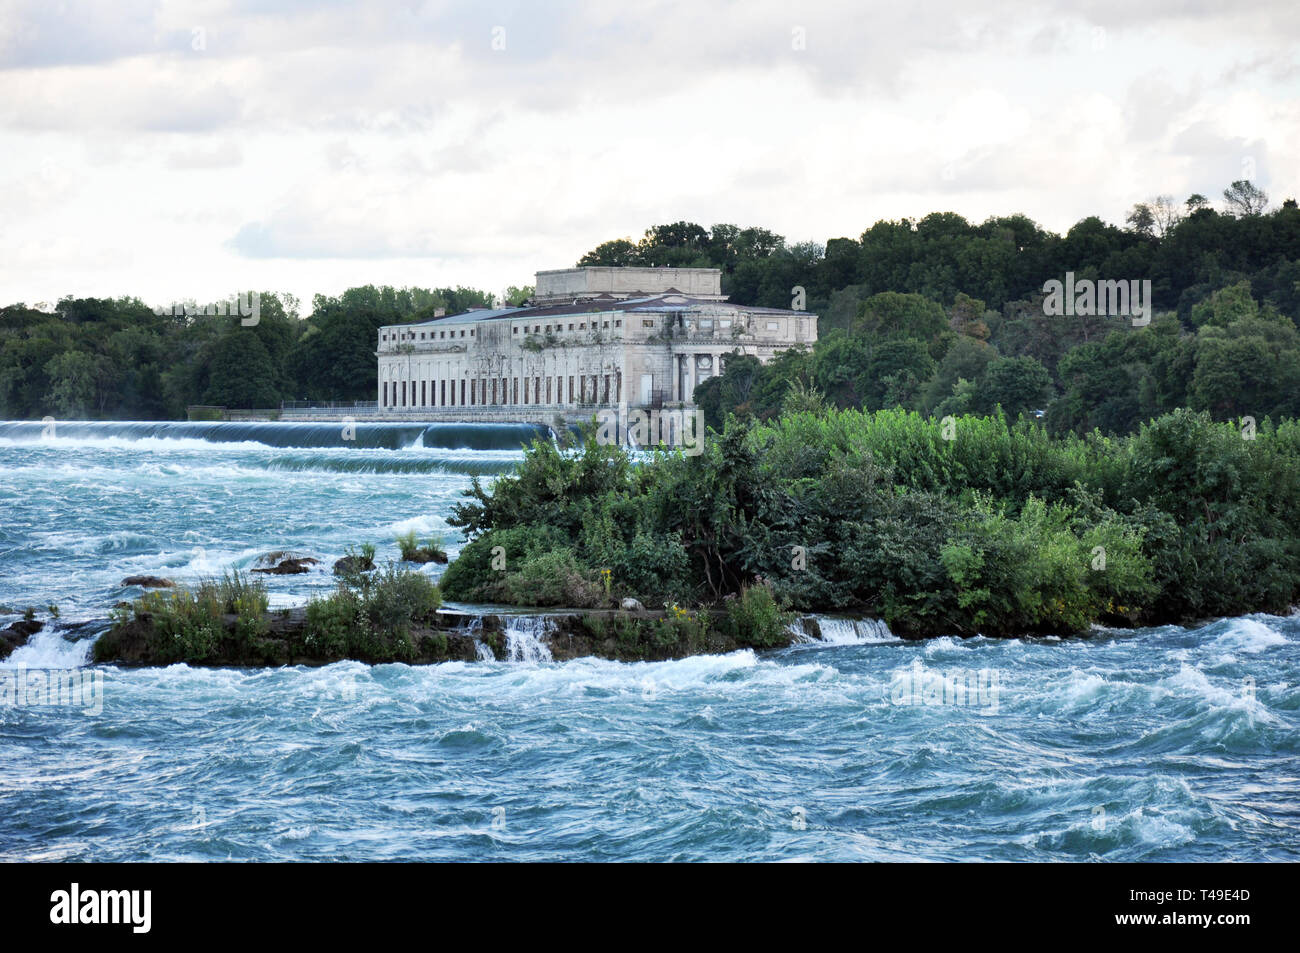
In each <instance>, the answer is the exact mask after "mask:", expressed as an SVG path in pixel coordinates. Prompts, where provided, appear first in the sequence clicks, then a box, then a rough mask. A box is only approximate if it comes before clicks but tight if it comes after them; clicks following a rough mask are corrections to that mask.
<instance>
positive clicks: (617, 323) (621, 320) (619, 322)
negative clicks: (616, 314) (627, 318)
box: [614, 318, 623, 328]
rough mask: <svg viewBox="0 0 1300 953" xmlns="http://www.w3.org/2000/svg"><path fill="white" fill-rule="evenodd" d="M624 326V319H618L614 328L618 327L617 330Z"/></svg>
mask: <svg viewBox="0 0 1300 953" xmlns="http://www.w3.org/2000/svg"><path fill="white" fill-rule="evenodd" d="M622 326H623V319H622V318H617V319H615V321H614V327H616V328H621V327H622Z"/></svg>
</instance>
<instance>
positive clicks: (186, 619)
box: [0, 571, 817, 666]
mask: <svg viewBox="0 0 1300 953" xmlns="http://www.w3.org/2000/svg"><path fill="white" fill-rule="evenodd" d="M417 580H418V581H417ZM427 585H428V581H427V579H425V578H424V577H423V576H419V574H417V573H413V572H409V571H404V572H398V573H394V574H392V575H390V576H388V577H386V578H381V579H379V580H376V581H375V582H373V583H372V584H371V586H370V594H369V595H367V593H366V591H365V589H364V588H362V587H359V586H347V585H345V586H342V587H340V591H339V594H337V595H336V596H331V597H330V598H327V599H323V600H318V601H316V602H313V603H311V604H309V605H308V606H307V607H306V608H298V609H284V610H279V611H275V612H269V611H267V610H266V608H265V606H264V605H262V607H261V608H260V609H259V608H258V606H257V605H256V603H255V602H248V601H243V602H239V603H238V604H237V605H236V600H234V599H229V598H227V596H229V595H231V594H232V593H234V592H236V591H238V590H239V589H241V588H242V587H245V586H248V587H251V588H252V589H254V590H258V589H260V586H261V583H260V582H257V583H251V584H246V583H243V582H242V581H241V580H240V579H239V578H238V577H233V578H232V577H227V578H226V579H223V580H222V581H220V582H211V583H204V584H203V585H201V586H200V587H199V588H198V589H197V590H194V591H189V590H185V589H179V590H176V591H173V592H171V593H168V594H167V595H166V596H165V597H159V596H157V595H154V596H149V597H145V598H143V599H140V600H138V601H137V602H136V603H134V604H133V605H132V606H130V607H129V608H127V609H125V610H123V611H121V612H119V613H118V616H117V618H116V619H115V620H114V625H113V627H112V628H111V629H110V630H109V631H108V632H107V633H105V634H104V635H102V636H101V637H100V639H99V641H97V642H96V643H95V660H96V661H97V662H114V663H119V664H128V665H167V664H171V663H174V662H185V663H188V664H191V665H204V666H275V665H325V664H328V663H330V662H335V661H339V660H340V659H345V658H348V659H357V660H359V661H365V662H372V663H381V662H407V663H410V664H428V663H433V662H451V661H462V662H472V661H477V660H480V659H484V658H492V659H498V660H507V659H509V658H510V657H511V654H512V646H511V643H510V638H509V635H508V631H507V629H508V626H509V625H510V620H509V618H508V617H505V616H501V615H497V614H492V613H488V614H475V613H465V612H452V613H448V614H446V615H445V616H438V615H435V614H434V613H433V612H431V611H428V610H427V609H424V608H421V606H422V605H424V606H427V604H428V603H427V602H425V601H421V602H418V603H417V602H412V601H409V600H405V605H406V606H407V608H408V610H409V611H407V612H403V613H402V614H400V615H399V616H391V615H390V616H389V618H388V622H387V623H385V624H377V622H378V619H377V616H376V614H374V613H373V611H372V610H373V607H374V606H375V604H376V603H377V602H378V601H380V600H387V601H388V602H389V603H390V605H392V604H402V603H403V601H404V600H403V598H402V597H401V596H400V595H398V594H395V593H394V591H393V590H404V591H405V592H407V594H408V595H409V593H410V592H415V591H419V590H423V589H424V587H425V586H427ZM384 590H388V592H387V594H384V595H376V594H378V593H383V592H384ZM435 591H436V590H435ZM232 608H234V609H235V611H227V610H231V609H232ZM358 608H360V609H361V610H362V611H360V612H356V613H354V609H358ZM544 622H545V625H544V627H543V628H544V631H542V632H541V633H540V638H539V641H540V642H541V643H543V645H544V647H545V649H546V651H547V652H549V653H550V655H551V657H552V658H553V659H555V660H557V661H562V660H565V659H572V658H580V657H585V656H597V657H600V658H607V659H613V660H615V661H658V660H663V659H672V658H682V657H684V656H688V655H701V654H717V653H723V652H731V651H735V650H736V649H741V648H758V649H767V648H779V647H782V646H786V645H789V644H790V643H791V642H793V641H794V640H795V639H796V638H797V637H801V636H802V635H803V634H804V633H807V634H809V635H813V636H815V635H816V634H817V628H816V623H815V621H813V620H803V622H802V624H801V625H796V624H795V620H794V619H793V618H792V617H790V616H788V615H787V614H785V613H782V612H780V611H778V610H777V609H776V607H775V604H774V603H773V602H772V599H771V597H770V594H768V593H767V591H766V590H765V589H761V588H756V589H754V590H752V591H751V592H749V593H746V594H745V595H743V596H742V597H741V598H739V599H734V600H729V601H728V603H727V605H726V606H725V607H723V608H721V609H713V610H696V611H688V610H686V609H682V608H680V607H676V606H673V607H670V608H668V609H665V610H661V611H646V610H635V611H622V610H610V609H605V610H594V611H581V612H578V611H567V612H559V613H554V614H548V615H547V616H546V617H545V620H544ZM32 625H34V626H35V627H36V628H39V627H40V623H39V622H36V623H32ZM531 628H534V629H536V628H537V627H536V626H531ZM200 633H201V634H200ZM0 634H3V633H0Z"/></svg>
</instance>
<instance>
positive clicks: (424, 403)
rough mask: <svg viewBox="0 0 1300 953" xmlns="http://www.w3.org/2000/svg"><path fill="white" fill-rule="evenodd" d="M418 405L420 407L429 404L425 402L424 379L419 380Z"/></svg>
mask: <svg viewBox="0 0 1300 953" xmlns="http://www.w3.org/2000/svg"><path fill="white" fill-rule="evenodd" d="M420 406H421V407H428V406H429V405H428V404H427V403H426V402H425V393H424V381H420Z"/></svg>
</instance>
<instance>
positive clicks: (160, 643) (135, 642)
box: [95, 563, 442, 665]
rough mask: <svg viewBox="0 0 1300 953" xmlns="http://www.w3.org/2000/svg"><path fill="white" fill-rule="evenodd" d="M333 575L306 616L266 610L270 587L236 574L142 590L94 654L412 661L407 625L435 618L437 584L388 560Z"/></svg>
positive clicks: (156, 658)
mask: <svg viewBox="0 0 1300 953" xmlns="http://www.w3.org/2000/svg"><path fill="white" fill-rule="evenodd" d="M339 575H340V577H341V578H340V579H339V583H338V586H337V587H336V588H335V590H334V591H333V592H332V593H330V594H329V595H327V596H323V597H317V598H313V599H312V600H311V601H310V602H308V603H307V607H306V610H305V617H302V618H295V617H294V614H293V613H292V612H291V611H290V610H287V609H286V610H279V611H278V612H274V611H268V605H269V596H268V593H267V588H266V583H264V582H263V581H262V580H260V579H255V578H251V577H248V576H244V575H242V574H241V573H239V572H238V571H236V572H233V573H227V574H226V575H224V576H223V577H222V578H221V579H215V580H204V581H202V582H200V583H199V584H198V585H197V586H195V587H193V588H184V587H177V588H174V589H167V590H158V591H151V592H146V593H144V594H143V595H142V596H140V597H139V598H137V599H135V600H134V601H133V602H131V603H127V604H125V605H123V606H122V607H120V608H118V609H117V610H115V611H114V616H113V627H112V629H110V630H109V631H108V632H106V633H105V634H104V635H102V636H101V637H100V638H99V639H98V640H97V641H96V642H95V660H96V661H105V662H107V661H116V660H119V659H121V658H122V657H123V656H124V655H128V654H129V655H131V656H133V657H137V658H140V659H143V660H147V661H148V662H149V663H150V664H164V665H165V664H170V663H174V662H186V663H190V664H205V663H207V664H248V665H260V664H285V663H287V662H291V661H294V660H310V661H313V662H330V661H337V660H339V659H345V658H349V659H357V660H360V661H367V662H391V661H399V660H405V661H410V660H413V659H414V658H415V656H416V647H415V644H414V642H413V639H412V630H413V629H414V628H415V627H417V626H422V625H428V624H430V623H431V622H432V619H433V614H434V613H435V612H436V611H437V609H438V607H439V606H440V605H441V604H442V599H441V596H440V595H439V592H438V587H437V586H436V585H434V583H433V582H432V581H431V580H430V579H429V577H428V576H426V575H424V574H423V573H419V572H414V571H411V570H404V569H401V568H399V567H397V566H394V565H393V564H392V563H390V564H389V565H388V566H387V567H385V568H383V569H379V570H376V571H373V572H366V571H363V570H361V569H356V570H347V569H345V570H344V571H343V572H341V573H340V574H339Z"/></svg>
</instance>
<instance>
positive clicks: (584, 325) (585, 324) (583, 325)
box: [578, 321, 587, 331]
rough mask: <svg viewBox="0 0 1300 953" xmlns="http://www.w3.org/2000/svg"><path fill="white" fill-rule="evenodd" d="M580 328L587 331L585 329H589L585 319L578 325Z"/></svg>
mask: <svg viewBox="0 0 1300 953" xmlns="http://www.w3.org/2000/svg"><path fill="white" fill-rule="evenodd" d="M578 330H579V331H585V330H587V322H586V321H584V322H582V323H581V324H579V325H578Z"/></svg>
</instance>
